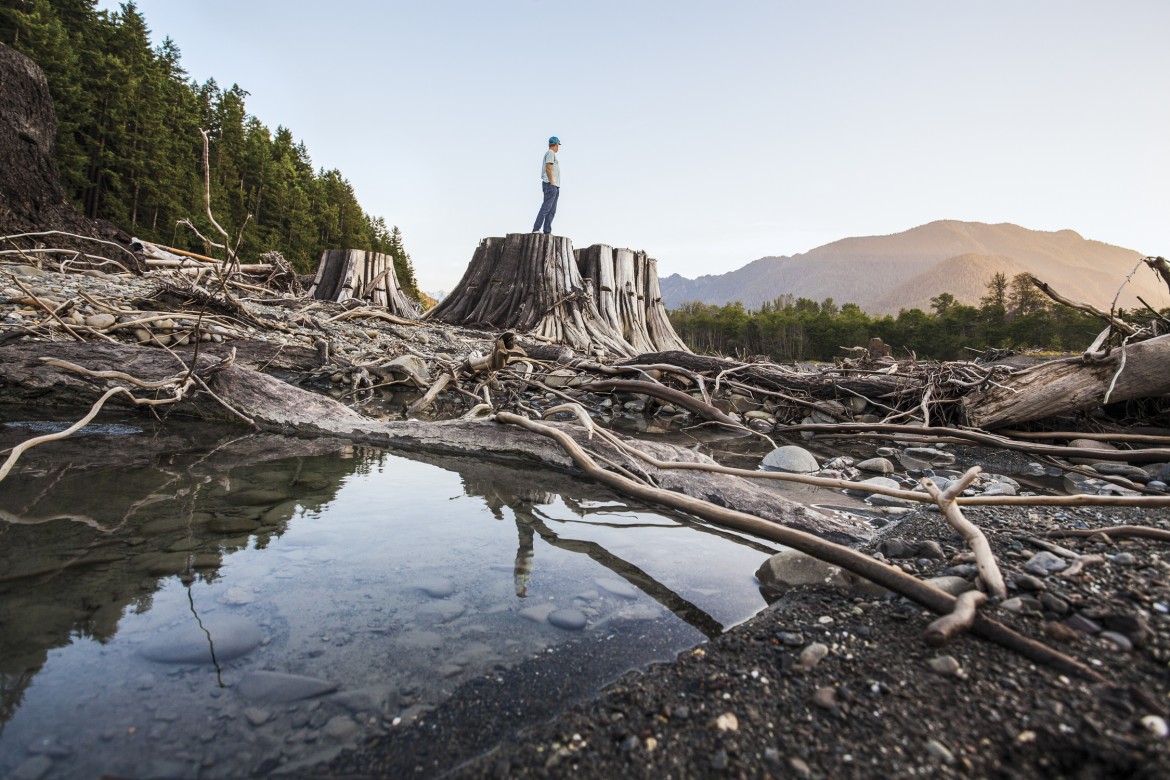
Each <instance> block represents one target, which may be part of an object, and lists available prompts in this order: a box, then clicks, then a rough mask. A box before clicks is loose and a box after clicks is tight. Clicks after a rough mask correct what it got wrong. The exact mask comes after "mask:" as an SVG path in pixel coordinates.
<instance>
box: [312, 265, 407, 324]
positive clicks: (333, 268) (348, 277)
mask: <svg viewBox="0 0 1170 780" xmlns="http://www.w3.org/2000/svg"><path fill="white" fill-rule="evenodd" d="M309 297H310V298H316V299H317V300H321V301H337V302H338V303H344V302H346V301H348V300H360V301H365V302H367V303H371V304H373V305H375V306H380V307H382V308H384V309H386V310H387V311H389V312H390V313H391V314H393V315H395V316H398V317H408V318H411V319H416V318H418V316H419V314H421V312H420V311H419V308H418V305H417V304H415V302H414V301H412V300H411V299H410V298H409V297H407V295H406V293H404V292H403V291H402V286H401V285H400V284H399V282H398V276H397V274H395V273H394V258H393V257H391V256H390V255H387V254H382V253H381V252H367V251H364V250H361V249H326V250H325V251H324V252H322V253H321V262H320V264H319V265H318V266H317V275H316V277H314V279H313V286H312V287H310V288H309Z"/></svg>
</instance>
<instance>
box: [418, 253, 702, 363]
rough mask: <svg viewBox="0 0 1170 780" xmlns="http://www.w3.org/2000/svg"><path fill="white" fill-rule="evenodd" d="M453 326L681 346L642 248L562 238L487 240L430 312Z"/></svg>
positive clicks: (615, 347)
mask: <svg viewBox="0 0 1170 780" xmlns="http://www.w3.org/2000/svg"><path fill="white" fill-rule="evenodd" d="M429 316H431V317H434V318H435V319H439V320H442V321H443V322H449V323H452V324H455V325H467V326H480V327H483V326H487V327H491V328H498V329H501V330H503V329H507V330H515V331H518V332H521V333H527V334H529V335H533V336H536V337H537V338H544V339H547V340H549V341H552V342H554V343H558V344H567V345H569V346H571V347H573V348H574V349H577V350H580V351H596V350H600V351H602V352H604V353H607V354H613V355H635V354H638V353H640V352H651V351H656V350H667V349H681V350H685V349H686V345H685V344H683V342H682V340H681V339H679V337H678V336H677V335H676V334H675V332H674V329H673V328H671V327H670V321H669V320H668V319H667V317H666V309H665V308H664V307H663V305H662V296H661V293H660V292H659V289H658V275H657V264H656V263H655V261H653V260H651V259H649V258H648V257H646V254H645V253H644V252H633V251H631V250H629V249H618V250H614V249H613V248H611V247H608V246H604V245H595V246H591V247H589V248H588V249H583V250H581V251H580V252H577V253H576V254H574V252H573V245H572V243H571V242H570V241H569V239H568V238H565V237H563V236H551V235H544V234H542V233H512V234H509V235H508V236H506V237H505V238H485V239H484V240H483V241H481V242H480V244H479V247H478V248H477V249H476V250H475V255H474V256H473V257H472V258H471V264H470V265H469V266H468V268H467V271H466V273H464V275H463V279H462V280H461V281H460V282H459V284H458V285H457V286H456V287H455V289H454V290H453V291H452V292H451V293H450V294H449V295H448V296H447V297H446V298H444V299H443V302H442V303H440V304H439V305H438V306H437V307H435V309H433V310H432V311H431V313H430V315H429Z"/></svg>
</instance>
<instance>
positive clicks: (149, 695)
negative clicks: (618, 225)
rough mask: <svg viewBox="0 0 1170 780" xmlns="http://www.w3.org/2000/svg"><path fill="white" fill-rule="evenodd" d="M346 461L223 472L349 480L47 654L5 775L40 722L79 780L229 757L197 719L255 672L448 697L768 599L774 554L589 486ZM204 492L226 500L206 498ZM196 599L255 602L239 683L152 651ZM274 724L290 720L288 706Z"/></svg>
mask: <svg viewBox="0 0 1170 780" xmlns="http://www.w3.org/2000/svg"><path fill="white" fill-rule="evenodd" d="M339 465H341V463H340V462H339V461H338V460H336V458H328V457H316V458H304V459H300V461H299V462H298V461H297V460H291V461H288V462H287V463H286V468H285V469H283V470H282V469H280V468H278V467H277V466H279V464H273V463H267V464H264V465H263V467H260V468H255V469H248V468H237V469H234V470H233V471H232V472H231V473H230V477H228V478H224V479H222V480H220V482H221V483H223V482H230V485H231V488H232V492H229V493H228V494H227V496H226V497H225V498H223V499H222V500H221V505H222V506H224V507H231V506H232V501H231V498H232V495H233V493H235V494H236V495H243V494H246V493H249V492H250V493H252V494H256V493H257V492H258V491H263V490H273V492H276V491H275V490H274V488H276V487H278V486H279V485H282V484H283V485H286V486H287V484H288V483H289V477H288V475H289V473H290V472H292V471H293V470H294V469H295V470H296V473H297V475H298V477H299V479H300V480H302V481H303V482H304V483H305V484H315V485H317V486H318V487H323V486H325V485H329V486H330V487H329V488H328V490H330V491H333V490H335V491H336V492H335V494H332V493H331V494H332V496H333V497H332V498H331V499H329V500H326V501H325V502H324V503H320V505H319V506H317V505H314V508H312V509H308V510H306V509H304V508H299V509H293V510H291V511H292V512H293V517H292V518H291V520H289V521H288V523H287V528H286V529H285V530H284V532H283V533H282V534H281V535H279V536H277V537H273V538H271V539H269V540H268V542H267V546H266V547H265V548H264V549H257V548H256V547H255V542H254V541H253V543H252V544H250V545H249V546H248V548H247V549H243V550H240V551H236V552H231V553H230V554H226V555H224V556H223V558H222V565H221V566H220V567H219V568H218V570H217V571H215V572H214V575H213V576H210V577H204V578H201V579H197V580H196V581H194V582H193V584H192V585H191V586H190V589H189V590H188V588H186V587H184V586H183V584H182V583H181V582H180V580H179V579H178V578H177V577H175V576H169V577H165V578H163V579H162V580H161V582H160V585H159V587H158V589H157V591H156V592H154V593H153V594H152V595H150V597H149V598H148V599H147V600H146V601H145V604H144V607H143V608H142V609H141V610H137V611H136V610H134V609H132V608H128V609H126V610H125V612H124V614H123V615H122V617H121V620H120V622H119V624H118V630H117V632H116V634H115V635H114V636H112V637H111V638H109V640H108V641H106V642H105V643H98V642H95V641H92V640H88V639H83V638H80V637H76V636H75V637H74V638H73V641H72V643H70V644H69V645H68V646H65V647H61V648H59V649H55V650H51V651H50V652H49V653H48V658H47V660H46V662H45V663H44V666H43V668H42V669H41V670H40V671H39V673H37V674H36V676H35V677H34V678H33V680H32V683H31V685H29V686H28V688H27V689H26V690H25V694H24V700H23V703H22V704H21V706H20V708H19V709H18V710H17V712H16V714H15V716H14V717H13V718H12V720H11V721H10V722H9V723H8V724H6V725H5V726H4V728H3V731H2V732H0V774H2V773H3V771H8V770H11V769H12V768H13V767H14V766H15V765H16V764H17V763H19V760H23V757H24V755H25V749H26V747H27V745H29V744H31V743H32V742H34V741H35V740H37V739H41V738H43V737H44V736H45V735H49V736H51V737H52V738H53V739H57V740H60V741H61V742H62V743H64V744H65V745H66V746H67V747H68V748H69V749H70V750H71V751H72V752H73V758H69V759H60V760H59V763H60V765H61V766H71V767H72V770H73V771H75V772H76V776H78V777H88V776H95V774H96V773H100V772H102V771H115V770H117V771H122V772H128V773H130V774H135V773H138V774H141V773H142V772H143V771H145V769H150V767H144V766H143V765H133V764H131V765H126V764H118V763H110V762H116V761H129V760H131V759H129V758H127V756H132V755H134V752H135V750H136V749H141V748H143V747H144V746H146V747H148V748H150V749H153V750H155V752H159V751H161V752H163V753H167V752H173V751H176V750H177V751H180V752H191V753H193V754H194V755H197V756H198V755H206V754H209V753H210V754H215V755H216V756H217V761H218V762H219V763H218V764H217V766H218V767H219V768H220V769H223V768H224V767H225V766H230V762H231V761H232V760H234V759H232V758H231V756H232V755H233V753H232V751H237V752H238V751H239V750H240V749H242V748H241V745H238V744H234V743H233V742H232V740H233V739H235V738H238V735H237V737H233V736H232V731H231V729H225V730H224V731H222V732H220V731H214V735H213V736H214V739H212V740H211V741H209V742H204V741H201V739H200V735H201V734H202V735H203V736H204V737H206V736H207V735H208V728H209V727H208V726H207V724H209V723H212V724H216V723H220V722H222V718H223V713H224V712H225V711H227V710H233V711H237V712H238V710H239V708H240V707H242V706H245V705H247V704H248V702H246V701H241V700H239V697H238V696H237V695H236V694H234V693H233V692H232V691H231V688H232V687H233V686H234V685H235V684H236V683H237V682H238V681H239V680H240V679H241V677H242V676H243V675H245V674H246V673H247V672H248V671H249V670H252V669H272V670H277V671H282V672H288V673H293V674H300V675H307V676H310V677H316V678H321V679H326V680H329V681H331V682H334V683H337V684H339V685H340V686H341V690H342V691H351V690H355V689H362V690H365V689H367V688H368V687H369V686H371V685H374V686H378V685H382V686H384V687H386V688H387V689H390V690H393V691H398V690H402V689H411V690H414V691H416V694H415V695H417V697H418V698H419V699H420V700H421V701H423V702H427V703H436V702H437V701H439V700H440V699H441V698H442V697H443V696H444V695H446V694H447V693H449V692H450V691H451V690H452V689H453V688H454V687H455V685H457V684H458V683H459V682H461V681H462V680H465V679H468V678H470V677H472V676H475V675H477V674H481V673H483V672H485V671H486V670H488V669H490V668H491V667H492V666H493V665H494V664H499V663H505V664H511V663H515V662H517V661H519V660H523V659H524V658H526V657H530V656H531V655H533V654H534V653H538V652H540V651H541V650H542V649H544V648H547V647H551V646H555V645H556V644H557V643H560V642H563V641H566V640H567V639H581V638H584V639H586V640H589V639H597V640H599V641H600V640H602V639H604V638H605V637H604V636H602V635H606V636H609V635H613V634H615V633H617V634H620V633H621V632H623V631H627V630H633V628H632V627H633V626H642V627H645V626H646V625H648V624H647V623H646V622H645V621H646V620H647V619H648V618H650V617H653V618H655V619H656V620H658V621H659V622H660V623H661V624H662V625H661V626H660V627H656V628H655V629H654V631H653V634H654V635H655V636H657V637H659V638H658V639H657V640H651V641H650V642H649V644H648V647H647V649H646V656H645V657H642V658H634V659H631V658H628V657H620V658H614V659H613V669H614V673H615V674H616V673H617V672H620V671H622V670H624V669H626V668H628V667H629V666H630V665H635V664H638V663H645V662H648V661H650V660H659V659H665V658H668V657H670V656H671V655H672V654H673V653H674V652H676V651H678V650H679V649H682V648H683V647H685V646H687V645H689V644H693V643H695V642H698V641H701V640H702V638H703V634H702V633H701V632H700V630H696V629H694V628H691V627H690V626H688V625H687V624H686V623H685V622H684V621H683V620H681V619H679V618H678V617H675V616H672V615H671V610H672V609H674V610H676V611H678V612H679V614H683V615H685V616H686V617H687V619H690V620H693V619H694V618H693V615H692V614H691V611H693V610H697V611H698V613H699V614H701V615H703V616H704V618H703V620H702V621H699V623H700V625H701V626H704V627H705V626H706V625H709V623H710V621H712V620H713V621H715V622H717V623H718V624H721V625H723V626H730V625H732V624H734V623H737V622H739V621H741V620H743V619H745V618H746V617H748V616H750V615H751V614H752V613H753V612H755V611H756V610H758V609H759V608H761V607H762V606H763V601H762V599H761V598H760V595H759V592H758V590H757V585H756V582H755V578H754V576H753V575H754V571H755V570H756V568H757V567H758V566H759V564H760V563H761V562H762V560H763V559H764V558H765V557H766V553H764V552H762V551H761V550H759V549H754V548H753V547H751V546H744V545H741V544H737V543H735V542H733V541H729V540H728V539H727V538H724V537H722V536H719V535H715V534H712V533H708V532H704V531H700V530H696V529H694V528H690V527H686V526H682V525H680V524H679V523H678V522H677V521H676V520H675V519H673V518H669V517H665V516H659V515H655V514H651V513H645V512H632V511H630V510H629V509H628V508H626V507H624V506H623V505H621V504H619V503H611V502H610V501H609V500H608V499H603V500H592V499H590V500H586V501H584V502H580V503H579V502H578V501H576V500H574V499H572V498H570V499H567V500H566V499H562V498H561V497H560V496H558V495H556V494H555V493H554V492H549V491H550V490H553V489H561V490H564V489H566V488H569V489H574V488H582V485H581V483H576V482H573V481H571V480H568V479H565V478H561V477H551V478H550V477H548V476H547V475H542V474H540V473H539V472H531V471H529V472H523V471H510V470H508V469H504V468H502V467H498V466H496V467H491V468H489V469H488V470H487V471H486V472H483V473H475V472H474V471H472V472H465V473H459V472H456V471H448V470H444V469H441V468H438V467H436V466H433V465H430V464H428V463H424V462H418V461H413V460H408V459H405V458H401V457H396V456H391V455H386V456H381V457H379V456H375V457H372V458H368V459H367V458H363V457H362V456H361V455H360V454H359V455H358V456H357V457H356V458H355V459H354V461H352V462H351V463H350V464H349V466H347V468H345V469H340V470H339V469H338V468H337V466H339ZM465 486H467V489H470V490H472V491H473V492H474V491H475V490H479V489H481V488H483V487H485V486H486V487H488V488H490V491H491V495H490V496H484V495H468V494H467V492H465ZM582 489H584V488H582ZM588 490H595V489H594V488H588ZM533 502H536V504H537V505H536V506H533ZM489 504H490V505H494V506H495V507H496V510H497V512H498V518H497V516H496V513H494V512H493V511H492V508H491V506H489ZM196 506H197V507H198V511H203V512H211V513H214V512H215V511H216V507H215V505H213V504H210V503H207V502H202V503H197V504H196ZM171 509H173V507H172V508H171ZM155 510H156V512H155V513H156V514H160V515H166V514H167V512H168V511H170V510H169V509H168V508H167V507H166V506H160V507H155ZM582 513H584V514H582ZM524 518H528V520H527V521H525V519H524ZM524 522H528V523H529V524H530V526H531V527H534V528H536V529H537V530H536V533H534V534H532V535H531V536H532V544H533V550H532V552H533V560H532V571H531V577H530V578H529V579H528V580H527V593H526V598H523V599H521V598H518V597H517V595H516V586H515V583H516V572H515V571H514V568H515V565H516V560H517V547H518V544H519V543H520V540H521V536H522V534H521V533H520V525H521V524H522V523H524ZM166 539H167V543H168V544H173V538H172V537H166ZM147 544H149V542H147ZM212 544H214V540H213V541H212ZM192 552H193V554H199V553H200V552H203V550H201V549H198V550H194V551H192ZM599 561H600V562H599ZM603 564H605V565H603ZM606 566H611V567H613V568H612V569H611V568H606ZM614 571H618V572H619V573H618V574H615V573H614ZM628 572H635V573H636V575H637V576H639V577H645V578H646V579H645V580H644V583H645V586H646V587H648V588H649V589H650V590H649V595H647V593H646V592H642V593H637V594H636V595H635V597H634V598H632V599H627V598H625V597H621V596H617V595H614V594H613V593H612V592H611V591H607V589H606V588H605V587H604V586H600V585H599V582H598V581H599V580H606V581H609V582H610V583H612V582H614V581H620V580H621V577H622V576H625V575H624V574H623V573H628ZM435 578H446V579H448V580H449V581H450V583H451V585H452V587H453V590H454V592H453V594H452V595H451V596H450V597H448V598H445V599H435V598H430V597H428V596H427V595H425V594H424V593H422V592H421V591H420V589H419V588H418V587H417V585H416V583H420V582H422V581H424V580H433V579H435ZM582 595H584V596H585V599H584V600H581V599H579V598H577V597H579V596H582ZM631 595H634V594H633V592H631ZM679 605H682V607H681V608H680V607H679ZM542 606H544V607H550V608H556V609H579V610H584V612H585V613H586V614H587V617H588V619H589V621H590V624H591V625H592V626H597V627H598V628H597V629H596V630H594V631H592V632H591V631H590V630H589V629H587V630H586V631H585V632H584V633H583V634H576V633H567V632H562V631H559V630H558V629H555V628H553V627H551V626H550V625H548V624H547V623H538V622H535V621H533V620H530V619H528V618H525V617H523V616H522V614H521V613H522V611H524V610H529V609H530V608H532V607H542ZM192 608H194V612H195V613H196V614H197V615H198V619H199V620H200V621H202V622H203V623H205V624H206V625H208V626H212V627H214V626H215V625H216V623H217V621H219V620H220V619H222V618H224V617H225V616H241V617H243V618H245V619H247V620H248V621H251V622H253V623H254V624H255V625H257V626H259V628H260V631H261V633H262V634H263V635H264V637H265V644H263V645H262V646H261V647H258V648H256V649H255V650H253V651H252V652H251V653H249V654H247V655H245V656H243V657H242V658H239V659H237V660H234V661H229V662H226V663H224V664H223V665H222V666H223V669H222V679H223V681H224V683H225V684H226V685H227V686H228V689H227V690H226V691H224V690H221V689H219V688H218V686H217V684H216V682H217V675H216V673H215V670H214V669H213V668H211V667H210V666H205V667H197V666H184V665H168V664H158V663H153V662H150V661H147V660H145V659H144V658H143V657H142V656H141V654H140V652H139V648H140V646H141V645H142V644H143V643H145V642H153V641H156V640H157V639H158V638H159V637H165V636H167V635H168V634H169V633H171V632H176V631H179V630H182V629H185V628H189V627H190V626H192V625H193V624H194V621H195V620H196V617H195V615H193V614H192V611H193V610H192ZM17 614H19V612H18V613H17ZM704 621H705V622H704ZM639 630H641V629H639ZM212 635H213V639H214V638H215V631H214V630H213V631H212ZM222 640H223V637H221V641H222ZM655 642H657V645H655ZM453 664H454V666H453ZM438 670H443V671H442V674H449V675H450V679H448V678H446V677H443V676H442V674H440V672H439V671H438ZM598 682H599V683H600V682H601V681H598ZM305 704H308V703H305ZM400 704H401V703H400V702H399V701H398V699H397V697H391V701H390V702H389V703H388V704H387V710H386V711H385V712H383V713H382V714H383V715H384V716H386V717H388V718H389V717H392V716H394V715H396V714H397V712H398V709H399V707H400ZM328 706H330V705H329V704H328V703H327V704H326V707H328ZM225 708H227V710H225ZM292 709H295V707H293V708H292ZM280 717H290V718H291V717H293V716H292V715H289V716H285V715H281V716H280ZM270 728H273V729H276V730H279V729H280V728H284V726H283V721H281V722H279V723H276V725H273V726H271V727H270ZM289 728H291V727H289ZM279 736H283V734H280V735H279ZM148 752H149V751H148ZM117 756H120V758H115V757H117ZM18 759H19V760H18ZM247 768H248V767H238V768H237V770H246V769H247ZM62 776H69V774H68V773H66V774H64V775H62Z"/></svg>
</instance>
